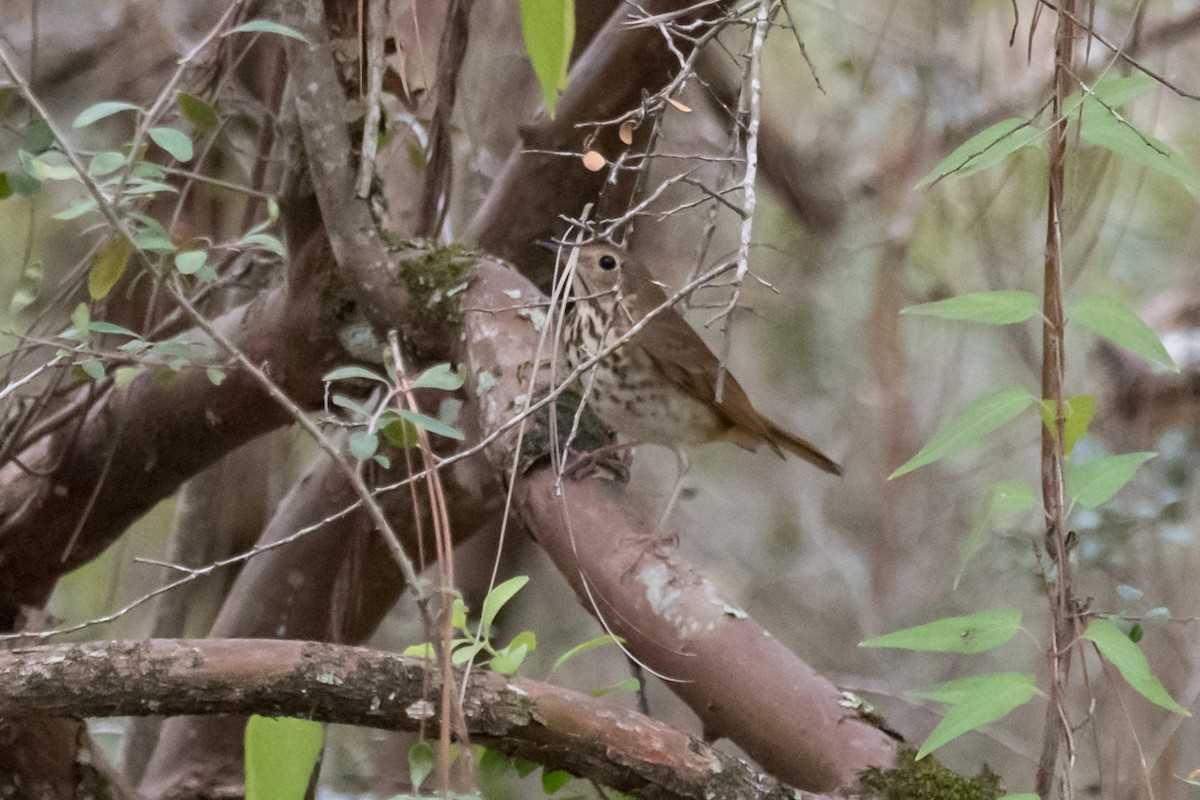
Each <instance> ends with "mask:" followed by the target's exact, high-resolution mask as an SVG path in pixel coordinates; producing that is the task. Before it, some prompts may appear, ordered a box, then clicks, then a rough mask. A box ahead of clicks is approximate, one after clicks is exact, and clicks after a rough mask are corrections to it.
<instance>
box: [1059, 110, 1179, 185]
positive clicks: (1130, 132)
mask: <svg viewBox="0 0 1200 800" xmlns="http://www.w3.org/2000/svg"><path fill="white" fill-rule="evenodd" d="M1079 134H1080V137H1081V138H1082V139H1083V140H1084V141H1085V142H1087V143H1088V144H1092V145H1095V146H1096V147H1103V148H1104V149H1105V150H1110V151H1112V152H1114V153H1116V154H1117V155H1119V156H1123V157H1124V158H1128V159H1129V160H1131V161H1134V162H1136V163H1138V164H1141V165H1142V166H1144V167H1149V168H1150V169H1153V170H1155V171H1157V172H1160V173H1162V174H1163V175H1166V176H1167V177H1169V178H1173V179H1174V180H1176V181H1178V182H1179V184H1180V185H1182V186H1183V187H1184V188H1185V189H1187V190H1188V191H1189V192H1191V193H1192V194H1200V172H1197V171H1196V168H1195V166H1194V165H1193V164H1191V163H1189V162H1188V161H1187V159H1185V158H1184V157H1183V156H1181V155H1180V154H1179V153H1177V152H1175V151H1174V150H1172V149H1171V148H1170V147H1168V146H1167V145H1166V144H1165V143H1163V142H1161V141H1159V140H1158V139H1156V138H1154V137H1153V136H1151V135H1150V133H1149V132H1147V131H1144V130H1141V129H1140V128H1138V127H1137V126H1136V125H1134V124H1133V122H1132V121H1131V119H1130V118H1129V117H1128V116H1126V115H1124V114H1123V113H1122V112H1120V111H1118V110H1117V109H1116V108H1115V107H1114V106H1112V104H1109V107H1107V108H1106V107H1105V106H1104V104H1102V103H1100V102H1098V101H1097V100H1096V99H1094V98H1092V97H1088V98H1087V99H1086V100H1084V102H1083V113H1082V114H1081V115H1080V129H1079Z"/></svg>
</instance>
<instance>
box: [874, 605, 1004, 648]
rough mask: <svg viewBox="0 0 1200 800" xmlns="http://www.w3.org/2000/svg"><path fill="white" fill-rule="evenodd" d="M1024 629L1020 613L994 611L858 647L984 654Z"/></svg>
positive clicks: (938, 622)
mask: <svg viewBox="0 0 1200 800" xmlns="http://www.w3.org/2000/svg"><path fill="white" fill-rule="evenodd" d="M1020 629H1021V612H1020V611H1017V610H1016V609H1013V608H993V609H991V610H989V611H980V612H979V613H977V614H968V615H966V616H963V617H946V618H945V619H939V620H936V621H934V622H929V623H926V624H924V625H917V626H916V627H913V628H905V629H904V630H899V631H895V632H893V633H888V634H884V635H883V636H876V637H875V638H874V639H868V640H866V641H865V642H859V643H858V646H859V647H892V648H896V649H899V650H920V651H925V652H932V653H982V652H984V651H985V650H991V649H993V648H996V647H999V646H1000V645H1002V644H1005V643H1007V642H1008V641H1009V640H1010V639H1012V638H1013V637H1014V636H1016V635H1017V631H1019V630H1020Z"/></svg>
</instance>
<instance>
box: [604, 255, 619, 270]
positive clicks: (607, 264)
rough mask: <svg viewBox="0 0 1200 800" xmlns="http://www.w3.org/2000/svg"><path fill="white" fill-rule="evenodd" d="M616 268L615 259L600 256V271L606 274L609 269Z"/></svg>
mask: <svg viewBox="0 0 1200 800" xmlns="http://www.w3.org/2000/svg"><path fill="white" fill-rule="evenodd" d="M616 268H617V260H616V259H615V258H613V257H612V256H600V269H602V270H604V271H605V272H607V271H609V270H611V269H616Z"/></svg>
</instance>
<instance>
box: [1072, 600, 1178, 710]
mask: <svg viewBox="0 0 1200 800" xmlns="http://www.w3.org/2000/svg"><path fill="white" fill-rule="evenodd" d="M1083 638H1085V639H1087V640H1089V641H1090V642H1092V643H1093V644H1094V645H1096V647H1097V648H1098V649H1099V650H1100V652H1101V653H1102V654H1103V655H1104V657H1105V658H1107V659H1108V661H1109V663H1111V664H1112V665H1113V666H1114V667H1116V668H1117V670H1118V671H1119V672H1120V673H1121V677H1122V678H1124V679H1125V682H1126V683H1128V684H1129V685H1130V686H1132V687H1133V690H1134V691H1135V692H1137V693H1138V694H1140V695H1141V696H1142V697H1144V698H1146V699H1147V700H1149V701H1150V702H1151V703H1154V704H1156V705H1160V706H1162V707H1163V708H1165V709H1167V710H1168V711H1173V712H1175V713H1176V714H1181V715H1182V716H1185V717H1190V716H1191V712H1189V711H1188V710H1187V709H1186V708H1184V707H1183V706H1181V705H1179V703H1176V702H1175V700H1174V699H1173V698H1172V697H1171V695H1169V694H1167V690H1166V689H1164V688H1163V685H1162V684H1161V683H1160V682H1159V680H1158V678H1156V677H1154V673H1152V672H1151V671H1150V662H1148V661H1146V656H1145V654H1143V653H1142V651H1141V648H1139V647H1138V646H1137V645H1136V644H1134V643H1133V642H1131V641H1130V640H1129V637H1128V636H1126V635H1125V634H1123V633H1121V631H1120V629H1119V628H1117V626H1116V625H1114V624H1113V623H1112V621H1111V620H1108V619H1094V620H1092V621H1091V622H1090V623H1089V624H1088V627H1087V630H1086V631H1084V632H1083Z"/></svg>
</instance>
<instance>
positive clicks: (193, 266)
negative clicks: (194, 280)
mask: <svg viewBox="0 0 1200 800" xmlns="http://www.w3.org/2000/svg"><path fill="white" fill-rule="evenodd" d="M207 263H208V251H207V250H183V251H181V252H179V253H176V254H175V269H177V270H179V272H180V273H181V274H183V275H195V274H196V273H197V272H199V271H200V270H201V269H202V268H203V267H204V265H205V264H207Z"/></svg>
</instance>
